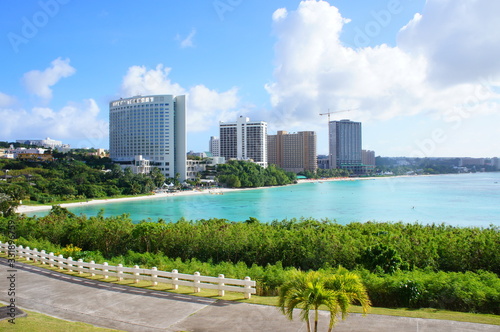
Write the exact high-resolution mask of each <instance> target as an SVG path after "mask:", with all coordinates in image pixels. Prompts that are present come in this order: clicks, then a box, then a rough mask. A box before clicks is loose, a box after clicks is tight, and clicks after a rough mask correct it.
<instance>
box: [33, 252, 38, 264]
mask: <svg viewBox="0 0 500 332" xmlns="http://www.w3.org/2000/svg"><path fill="white" fill-rule="evenodd" d="M33 251H34V253H33V254H32V255H33V262H35V263H36V262H38V249H37V248H35V249H33Z"/></svg>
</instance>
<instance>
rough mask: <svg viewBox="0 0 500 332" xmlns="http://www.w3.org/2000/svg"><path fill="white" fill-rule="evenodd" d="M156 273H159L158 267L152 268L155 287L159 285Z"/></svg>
mask: <svg viewBox="0 0 500 332" xmlns="http://www.w3.org/2000/svg"><path fill="white" fill-rule="evenodd" d="M156 271H158V268H157V267H156V266H154V267H152V268H151V281H152V282H153V286H156V285H158V275H157V274H156V273H155V272H156Z"/></svg>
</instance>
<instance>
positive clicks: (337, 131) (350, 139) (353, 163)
mask: <svg viewBox="0 0 500 332" xmlns="http://www.w3.org/2000/svg"><path fill="white" fill-rule="evenodd" d="M329 148H330V149H329V152H330V153H329V164H330V168H341V169H347V170H349V171H352V172H353V173H361V172H362V170H361V165H362V160H361V122H354V121H350V120H340V121H330V122H329Z"/></svg>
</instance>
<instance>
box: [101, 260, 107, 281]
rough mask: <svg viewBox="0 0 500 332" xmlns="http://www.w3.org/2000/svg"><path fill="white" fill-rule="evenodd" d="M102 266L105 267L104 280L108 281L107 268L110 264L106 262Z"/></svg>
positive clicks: (103, 269)
mask: <svg viewBox="0 0 500 332" xmlns="http://www.w3.org/2000/svg"><path fill="white" fill-rule="evenodd" d="M102 265H104V266H103V267H102V273H103V275H104V279H108V269H107V268H106V266H108V262H104V263H103V264H102Z"/></svg>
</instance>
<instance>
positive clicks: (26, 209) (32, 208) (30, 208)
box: [16, 174, 446, 214]
mask: <svg viewBox="0 0 500 332" xmlns="http://www.w3.org/2000/svg"><path fill="white" fill-rule="evenodd" d="M436 175H446V174H428V175H393V176H372V177H353V178H350V177H336V178H324V179H298V180H297V183H296V184H303V183H321V182H334V181H359V180H380V179H392V178H401V177H416V176H436ZM290 185H295V184H289V185H288V186H290ZM273 187H275V186H270V187H255V188H216V189H212V188H211V189H201V190H190V191H179V192H175V193H155V194H153V195H144V196H135V197H134V196H132V197H122V198H103V199H94V200H89V201H87V202H74V203H62V204H53V205H59V206H61V207H64V208H71V207H75V206H85V205H96V204H107V203H114V202H126V201H135V200H143V199H155V198H163V197H173V196H192V195H210V194H218V195H220V194H224V193H227V192H234V191H242V190H255V189H266V188H273ZM50 209H52V205H19V206H18V207H17V209H16V212H17V213H21V214H22V213H32V212H38V211H47V210H50Z"/></svg>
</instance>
